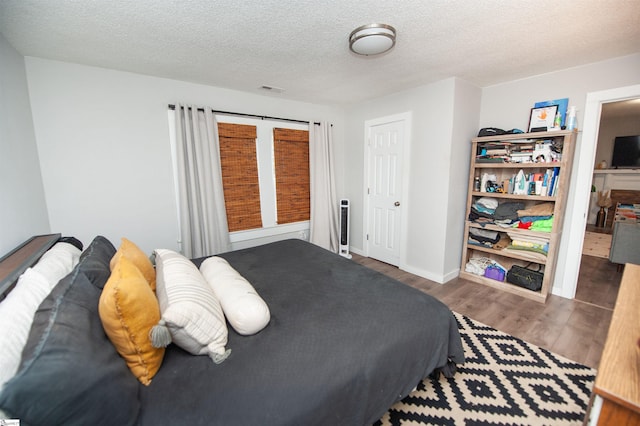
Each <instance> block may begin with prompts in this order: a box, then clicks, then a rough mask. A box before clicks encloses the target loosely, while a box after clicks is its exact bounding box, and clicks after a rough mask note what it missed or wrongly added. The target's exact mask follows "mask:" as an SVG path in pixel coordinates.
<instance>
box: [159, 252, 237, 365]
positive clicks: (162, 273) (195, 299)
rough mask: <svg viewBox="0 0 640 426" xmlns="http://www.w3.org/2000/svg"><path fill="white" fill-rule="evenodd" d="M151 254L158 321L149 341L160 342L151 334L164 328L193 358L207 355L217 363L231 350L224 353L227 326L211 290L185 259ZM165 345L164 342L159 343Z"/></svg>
mask: <svg viewBox="0 0 640 426" xmlns="http://www.w3.org/2000/svg"><path fill="white" fill-rule="evenodd" d="M155 254H156V295H157V296H158V302H159V303H160V313H161V315H162V319H161V320H160V323H159V324H158V325H159V327H154V330H152V340H154V341H155V342H157V341H158V340H160V341H162V340H164V339H158V338H157V337H154V335H157V334H162V333H161V332H160V330H161V329H162V328H163V327H166V328H167V329H168V331H169V334H170V337H171V341H173V342H174V343H175V344H177V345H178V346H180V347H181V348H182V349H184V350H186V351H187V352H189V353H191V354H194V355H204V354H207V355H209V356H210V357H211V359H212V360H213V361H214V362H215V363H221V362H222V361H224V360H225V359H226V358H227V357H228V356H229V353H230V352H231V351H230V350H225V346H226V344H227V337H228V330H227V323H226V321H225V318H224V313H223V312H222V308H221V307H220V302H218V299H217V298H216V296H215V294H214V293H213V290H212V289H211V287H210V286H209V284H207V282H206V281H205V279H204V277H203V276H202V274H201V273H200V271H199V270H198V268H197V267H196V266H195V265H194V264H193V262H191V261H190V260H189V259H187V258H186V257H184V256H182V255H181V254H179V253H176V252H174V251H171V250H166V249H158V250H155ZM155 342H154V345H156V343H155ZM167 343H168V341H167V340H164V343H163V344H167ZM156 346H157V345H156Z"/></svg>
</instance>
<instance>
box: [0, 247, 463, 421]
mask: <svg viewBox="0 0 640 426" xmlns="http://www.w3.org/2000/svg"><path fill="white" fill-rule="evenodd" d="M115 251H116V249H115V247H114V246H113V244H112V243H111V242H110V241H108V240H107V239H106V238H104V237H96V239H94V240H93V241H92V242H91V244H90V245H89V246H88V247H87V248H86V249H85V250H84V251H83V252H82V255H81V257H80V260H79V263H78V264H77V265H76V266H75V267H74V268H73V270H72V271H71V272H70V273H69V274H68V275H66V276H65V277H64V278H63V279H61V280H60V281H59V282H58V283H57V284H56V285H55V287H54V288H53V290H52V291H51V293H50V294H49V295H48V296H47V297H46V298H45V299H44V301H43V302H42V303H41V305H40V307H39V308H38V311H37V312H36V313H35V318H34V319H33V325H32V326H31V329H30V333H29V337H28V340H27V342H26V344H25V347H24V350H23V352H22V359H21V362H20V366H19V368H18V371H17V373H16V374H15V376H13V377H12V378H11V379H10V380H8V381H7V383H6V384H5V385H4V387H3V388H2V391H1V392H0V411H2V412H3V413H4V416H5V417H10V418H19V419H21V421H22V423H21V424H40V423H45V422H46V423H47V424H138V425H158V424H171V423H173V424H176V423H177V424H189V425H213V424H220V425H234V424H237V425H258V424H260V425H302V424H304V425H316V424H317V425H328V424H331V425H338V424H340V425H370V424H373V423H374V422H375V421H377V420H378V419H379V418H380V417H382V416H383V414H384V413H385V412H386V411H387V410H388V408H389V407H390V406H391V405H393V403H394V402H396V401H398V400H400V399H402V398H403V397H405V396H406V395H408V394H409V393H410V392H411V391H412V390H413V389H414V387H415V386H416V385H417V384H418V383H419V382H420V381H421V380H422V379H423V378H425V377H427V376H428V375H430V374H440V373H442V374H445V375H447V376H452V375H453V374H454V372H455V366H456V364H460V363H462V362H464V354H463V349H462V345H461V341H460V336H459V334H458V328H457V324H456V320H455V318H454V316H453V315H452V313H451V311H450V310H449V309H448V308H447V307H446V306H445V305H444V304H442V303H441V302H439V301H438V300H437V299H435V298H433V297H431V296H429V295H427V294H425V293H423V292H420V291H418V290H416V289H413V288H411V287H409V286H407V285H404V284H402V283H399V282H397V281H395V280H393V279H390V278H388V277H386V276H384V275H382V274H380V273H378V272H375V271H373V270H371V269H368V268H365V267H363V266H361V265H359V264H357V263H355V262H353V261H351V260H349V259H346V258H344V257H341V256H338V255H336V254H334V253H330V252H328V251H326V250H324V249H322V248H319V247H317V246H315V245H313V244H310V243H308V242H305V241H302V240H297V239H291V240H285V241H279V242H275V243H270V244H266V245H262V246H258V247H253V248H249V249H243V250H238V251H233V252H228V253H224V254H221V255H219V257H221V258H223V259H225V260H226V261H227V262H228V263H229V265H231V266H232V267H233V268H234V269H235V270H237V271H238V272H239V273H240V274H241V275H242V276H243V277H244V278H246V280H247V281H248V282H250V283H251V285H253V287H254V288H255V290H256V291H257V293H258V294H259V295H260V297H261V298H262V299H263V300H264V301H265V302H266V304H267V305H268V307H269V310H270V321H269V323H268V325H267V326H266V327H265V328H264V329H262V330H261V331H260V332H258V333H256V334H254V335H250V336H244V335H240V334H238V333H235V332H234V330H233V329H232V328H231V327H230V328H229V332H228V342H227V347H228V348H230V349H231V354H230V355H229V356H228V358H227V359H226V360H224V362H221V363H219V364H215V363H213V362H212V361H211V359H210V358H209V357H206V356H194V355H191V354H189V353H187V352H186V351H184V350H182V349H181V348H180V347H178V346H176V345H169V346H168V347H167V348H166V351H165V353H164V359H163V360H162V365H161V367H160V369H159V370H158V372H157V374H156V375H155V377H154V378H153V380H152V382H151V383H150V384H149V385H148V386H143V385H142V384H141V383H140V382H139V381H137V380H136V379H135V377H133V375H131V374H130V371H129V370H128V368H127V366H126V364H125V363H124V361H123V360H122V358H121V357H120V356H119V354H118V353H117V352H116V351H115V349H114V347H113V345H112V344H111V342H110V341H109V339H108V338H107V337H106V335H105V332H104V330H103V329H102V324H101V322H100V318H99V317H98V314H97V306H96V305H97V303H98V299H99V297H100V292H101V290H102V287H103V286H104V284H105V282H106V281H107V279H108V277H109V274H110V271H109V261H110V259H111V258H112V257H113V255H114V253H115ZM204 260H205V259H194V260H193V263H194V264H195V265H196V266H198V265H200V264H201V263H202V262H203V261H204ZM0 265H1V262H0ZM0 269H1V266H0ZM3 303H4V302H3ZM67 304H70V306H68V307H67ZM0 308H1V305H0ZM52 318H54V319H52ZM1 416H2V415H1V414H0V418H2V417H1Z"/></svg>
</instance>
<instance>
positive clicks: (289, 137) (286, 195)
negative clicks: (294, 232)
mask: <svg viewBox="0 0 640 426" xmlns="http://www.w3.org/2000/svg"><path fill="white" fill-rule="evenodd" d="M273 153H274V167H275V178H276V200H277V209H278V219H277V221H278V224H283V223H292V222H300V221H303V220H309V215H310V209H311V207H310V204H311V202H310V198H309V179H310V178H309V131H308V130H292V129H278V128H276V129H273Z"/></svg>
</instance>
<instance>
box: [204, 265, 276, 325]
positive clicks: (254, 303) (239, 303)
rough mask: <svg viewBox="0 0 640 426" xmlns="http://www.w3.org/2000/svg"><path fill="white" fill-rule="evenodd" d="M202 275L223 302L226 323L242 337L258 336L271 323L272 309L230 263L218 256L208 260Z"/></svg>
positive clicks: (221, 302)
mask: <svg viewBox="0 0 640 426" xmlns="http://www.w3.org/2000/svg"><path fill="white" fill-rule="evenodd" d="M200 272H202V275H203V276H204V278H205V279H206V280H207V282H208V283H209V285H210V286H211V288H213V292H214V293H215V294H216V296H217V297H218V300H220V305H222V310H223V311H224V315H225V316H226V317H227V320H228V321H229V323H230V324H231V326H232V327H233V329H234V330H235V331H237V332H238V333H239V334H243V335H245V336H246V335H250V334H255V333H257V332H259V331H260V330H262V329H263V328H264V327H266V325H267V324H269V321H270V320H271V314H270V313H269V307H268V306H267V304H266V303H265V301H264V300H263V299H262V298H261V297H260V296H259V295H258V293H257V292H256V290H255V288H253V286H252V285H251V284H250V283H249V281H247V280H246V279H245V278H244V277H243V276H242V275H240V274H239V273H238V271H236V270H235V269H233V267H231V265H229V263H228V262H227V261H226V260H225V259H223V258H221V257H217V256H213V257H210V258H208V259H206V260H205V261H204V262H202V264H201V265H200Z"/></svg>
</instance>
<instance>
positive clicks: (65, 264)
mask: <svg viewBox="0 0 640 426" xmlns="http://www.w3.org/2000/svg"><path fill="white" fill-rule="evenodd" d="M79 260H80V249H78V248H77V247H76V246H74V245H73V244H69V243H56V245H54V246H53V247H51V248H50V249H49V250H48V251H47V252H46V253H45V254H43V255H42V257H40V260H38V263H36V264H35V265H34V266H33V269H34V270H36V271H38V272H40V273H41V274H42V276H43V277H44V278H45V279H46V280H47V281H49V282H50V283H53V284H54V285H55V284H57V283H58V281H60V280H61V279H63V278H64V277H65V276H66V275H67V274H68V273H69V272H71V270H72V269H73V268H74V267H75V266H76V265H77V264H78V261H79Z"/></svg>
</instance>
